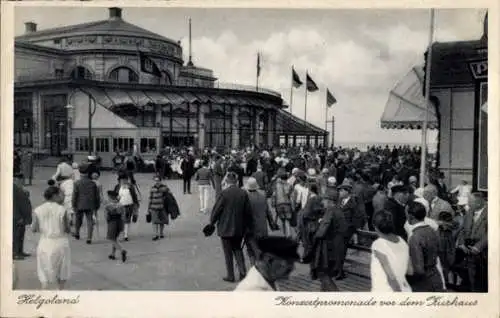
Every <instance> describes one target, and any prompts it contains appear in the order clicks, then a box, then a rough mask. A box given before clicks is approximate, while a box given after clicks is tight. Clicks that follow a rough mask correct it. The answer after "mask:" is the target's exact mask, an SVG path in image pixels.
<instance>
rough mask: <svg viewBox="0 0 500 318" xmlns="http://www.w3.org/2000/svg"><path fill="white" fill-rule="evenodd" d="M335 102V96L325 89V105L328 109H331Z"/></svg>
mask: <svg viewBox="0 0 500 318" xmlns="http://www.w3.org/2000/svg"><path fill="white" fill-rule="evenodd" d="M336 102H337V99H335V96H333V94H332V93H331V92H330V90H329V89H328V88H327V89H326V105H327V106H328V107H331V106H332V105H333V104H335V103H336Z"/></svg>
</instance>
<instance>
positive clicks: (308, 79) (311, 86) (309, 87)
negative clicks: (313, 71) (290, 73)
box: [306, 73, 318, 92]
mask: <svg viewBox="0 0 500 318" xmlns="http://www.w3.org/2000/svg"><path fill="white" fill-rule="evenodd" d="M306 87H307V90H308V91H309V92H315V91H317V90H318V85H316V83H314V81H313V80H312V78H311V77H310V76H309V74H307V73H306Z"/></svg>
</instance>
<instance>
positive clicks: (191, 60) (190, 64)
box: [187, 18, 193, 66]
mask: <svg viewBox="0 0 500 318" xmlns="http://www.w3.org/2000/svg"><path fill="white" fill-rule="evenodd" d="M192 57H193V56H192V54H191V18H189V61H188V63H187V65H188V66H193V59H192Z"/></svg>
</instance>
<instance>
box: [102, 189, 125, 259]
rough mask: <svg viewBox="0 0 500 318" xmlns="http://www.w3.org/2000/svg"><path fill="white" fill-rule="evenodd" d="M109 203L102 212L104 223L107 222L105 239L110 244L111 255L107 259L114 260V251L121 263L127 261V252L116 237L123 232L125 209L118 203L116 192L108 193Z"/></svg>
mask: <svg viewBox="0 0 500 318" xmlns="http://www.w3.org/2000/svg"><path fill="white" fill-rule="evenodd" d="M108 199H109V202H108V203H107V204H106V206H105V208H104V211H105V212H106V221H107V222H108V231H107V239H108V240H110V241H111V242H112V247H111V254H110V255H109V256H108V258H109V259H112V260H114V259H116V257H115V253H116V250H119V251H120V252H121V256H122V261H123V262H125V261H126V260H127V251H126V250H125V249H124V248H123V247H122V245H121V244H120V243H119V242H118V236H119V235H120V233H121V232H122V231H123V225H124V222H123V218H124V216H125V209H124V207H123V206H122V205H121V204H120V202H119V201H118V193H117V192H116V191H113V190H111V191H108Z"/></svg>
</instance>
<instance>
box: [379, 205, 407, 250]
mask: <svg viewBox="0 0 500 318" xmlns="http://www.w3.org/2000/svg"><path fill="white" fill-rule="evenodd" d="M384 209H385V210H387V211H389V212H391V214H392V220H393V222H394V233H395V234H396V235H398V236H401V237H402V238H403V239H404V240H405V241H407V240H408V235H407V233H406V230H405V223H406V211H405V207H404V206H402V205H401V204H399V203H398V202H397V201H396V200H394V198H388V199H387V200H386V201H385V204H384Z"/></svg>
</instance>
